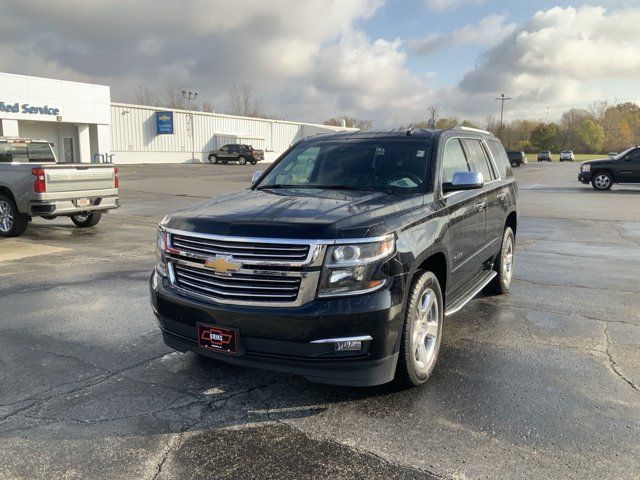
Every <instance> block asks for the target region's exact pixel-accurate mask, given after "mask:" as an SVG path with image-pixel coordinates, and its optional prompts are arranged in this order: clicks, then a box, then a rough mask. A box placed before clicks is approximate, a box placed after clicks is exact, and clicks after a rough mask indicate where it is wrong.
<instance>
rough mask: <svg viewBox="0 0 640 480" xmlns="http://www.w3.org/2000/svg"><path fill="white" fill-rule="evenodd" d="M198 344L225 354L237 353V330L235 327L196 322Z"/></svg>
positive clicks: (238, 335) (238, 336)
mask: <svg viewBox="0 0 640 480" xmlns="http://www.w3.org/2000/svg"><path fill="white" fill-rule="evenodd" d="M197 327H198V346H199V347H200V348H203V349H205V350H213V351H216V352H220V353H225V354H227V355H237V354H238V342H239V338H240V334H239V331H238V330H237V329H235V328H227V327H219V326H217V325H206V324H202V323H198V324H197Z"/></svg>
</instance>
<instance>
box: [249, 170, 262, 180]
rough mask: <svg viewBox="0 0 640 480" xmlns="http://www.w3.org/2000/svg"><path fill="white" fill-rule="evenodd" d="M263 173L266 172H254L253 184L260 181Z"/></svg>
mask: <svg viewBox="0 0 640 480" xmlns="http://www.w3.org/2000/svg"><path fill="white" fill-rule="evenodd" d="M263 173H264V170H258V171H257V172H254V173H253V175H252V176H251V183H256V182H257V181H258V180H260V177H261V176H262V174H263Z"/></svg>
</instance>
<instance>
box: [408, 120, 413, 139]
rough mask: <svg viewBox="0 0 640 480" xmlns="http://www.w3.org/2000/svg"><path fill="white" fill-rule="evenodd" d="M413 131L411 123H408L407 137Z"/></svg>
mask: <svg viewBox="0 0 640 480" xmlns="http://www.w3.org/2000/svg"><path fill="white" fill-rule="evenodd" d="M412 133H413V123H410V124H409V128H407V137H410V136H411V134H412Z"/></svg>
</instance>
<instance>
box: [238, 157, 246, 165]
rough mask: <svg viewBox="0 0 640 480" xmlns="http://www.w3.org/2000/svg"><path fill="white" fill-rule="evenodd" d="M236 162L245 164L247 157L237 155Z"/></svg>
mask: <svg viewBox="0 0 640 480" xmlns="http://www.w3.org/2000/svg"><path fill="white" fill-rule="evenodd" d="M238 163H239V164H240V165H246V164H247V159H246V158H244V157H242V156H240V157H238Z"/></svg>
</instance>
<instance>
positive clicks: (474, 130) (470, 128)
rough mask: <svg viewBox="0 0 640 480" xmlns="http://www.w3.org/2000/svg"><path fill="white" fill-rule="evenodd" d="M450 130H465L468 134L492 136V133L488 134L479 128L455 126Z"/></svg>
mask: <svg viewBox="0 0 640 480" xmlns="http://www.w3.org/2000/svg"><path fill="white" fill-rule="evenodd" d="M452 130H467V131H469V132H478V133H486V134H488V135H492V133H491V132H488V131H487V130H482V129H480V128H472V127H465V126H463V125H456V126H455V127H453V128H452Z"/></svg>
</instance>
